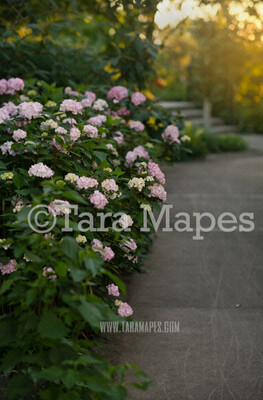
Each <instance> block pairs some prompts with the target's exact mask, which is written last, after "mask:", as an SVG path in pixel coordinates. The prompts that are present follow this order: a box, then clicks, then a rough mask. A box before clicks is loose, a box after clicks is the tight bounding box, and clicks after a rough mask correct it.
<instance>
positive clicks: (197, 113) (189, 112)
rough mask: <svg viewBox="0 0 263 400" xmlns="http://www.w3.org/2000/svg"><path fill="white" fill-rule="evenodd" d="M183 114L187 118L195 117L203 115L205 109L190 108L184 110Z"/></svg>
mask: <svg viewBox="0 0 263 400" xmlns="http://www.w3.org/2000/svg"><path fill="white" fill-rule="evenodd" d="M181 113H182V116H183V117H184V118H185V119H194V118H196V117H200V118H202V117H203V110H198V108H195V109H190V110H182V112H181Z"/></svg>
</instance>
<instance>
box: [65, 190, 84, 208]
mask: <svg viewBox="0 0 263 400" xmlns="http://www.w3.org/2000/svg"><path fill="white" fill-rule="evenodd" d="M63 197H65V198H66V199H68V200H73V201H75V202H76V203H81V204H88V203H87V201H86V200H85V199H84V197H83V196H81V194H79V193H78V192H75V191H74V190H69V191H67V192H63ZM73 212H74V210H73V211H72V213H73Z"/></svg>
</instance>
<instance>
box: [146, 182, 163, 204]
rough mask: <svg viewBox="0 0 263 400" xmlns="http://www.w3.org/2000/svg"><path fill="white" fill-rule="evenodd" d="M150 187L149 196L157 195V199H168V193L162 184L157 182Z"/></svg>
mask: <svg viewBox="0 0 263 400" xmlns="http://www.w3.org/2000/svg"><path fill="white" fill-rule="evenodd" d="M149 189H150V191H151V193H150V194H149V197H156V198H157V199H160V200H162V201H166V196H167V193H166V191H165V190H164V187H163V186H162V185H160V184H159V183H155V184H154V185H153V186H149Z"/></svg>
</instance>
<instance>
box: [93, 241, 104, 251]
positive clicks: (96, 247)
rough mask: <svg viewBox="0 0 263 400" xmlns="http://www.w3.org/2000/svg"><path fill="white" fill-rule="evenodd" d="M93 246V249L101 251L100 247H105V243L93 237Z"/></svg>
mask: <svg viewBox="0 0 263 400" xmlns="http://www.w3.org/2000/svg"><path fill="white" fill-rule="evenodd" d="M91 247H92V250H93V251H97V252H100V249H103V244H102V243H101V241H100V240H99V239H93V240H92V242H91Z"/></svg>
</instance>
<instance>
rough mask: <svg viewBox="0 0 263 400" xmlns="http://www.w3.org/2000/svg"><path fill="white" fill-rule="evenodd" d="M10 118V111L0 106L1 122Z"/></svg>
mask: <svg viewBox="0 0 263 400" xmlns="http://www.w3.org/2000/svg"><path fill="white" fill-rule="evenodd" d="M8 119H10V116H9V114H8V111H7V110H6V109H5V108H4V107H2V108H0V124H3V123H4V121H6V120H8Z"/></svg>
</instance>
